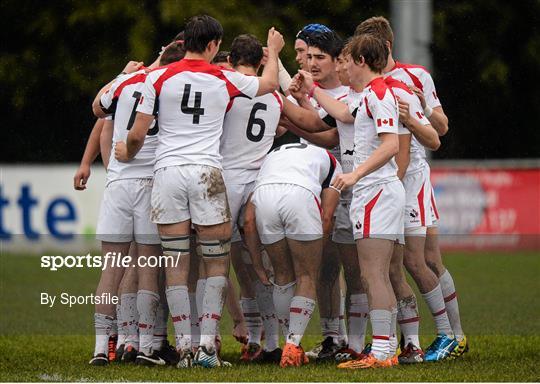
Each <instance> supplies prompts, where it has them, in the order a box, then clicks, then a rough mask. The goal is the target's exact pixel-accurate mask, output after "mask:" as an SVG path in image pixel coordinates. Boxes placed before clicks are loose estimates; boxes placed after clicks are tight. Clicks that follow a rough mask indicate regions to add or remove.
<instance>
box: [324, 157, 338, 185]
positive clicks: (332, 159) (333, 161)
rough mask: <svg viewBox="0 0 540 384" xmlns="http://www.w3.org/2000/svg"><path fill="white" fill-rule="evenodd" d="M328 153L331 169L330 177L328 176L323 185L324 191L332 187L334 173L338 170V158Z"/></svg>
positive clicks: (329, 171)
mask: <svg viewBox="0 0 540 384" xmlns="http://www.w3.org/2000/svg"><path fill="white" fill-rule="evenodd" d="M326 153H327V154H328V157H329V158H330V169H329V170H328V175H327V176H326V179H324V181H323V183H322V188H323V189H325V188H328V187H330V183H331V182H332V176H333V175H334V171H335V170H336V158H335V157H334V155H332V154H331V153H330V152H328V151H326Z"/></svg>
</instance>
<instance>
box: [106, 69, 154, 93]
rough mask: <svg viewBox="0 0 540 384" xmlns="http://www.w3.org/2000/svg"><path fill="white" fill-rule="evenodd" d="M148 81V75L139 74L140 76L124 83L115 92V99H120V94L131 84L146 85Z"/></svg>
mask: <svg viewBox="0 0 540 384" xmlns="http://www.w3.org/2000/svg"><path fill="white" fill-rule="evenodd" d="M145 80H146V74H145V73H139V74H138V75H135V76H132V77H130V78H129V79H127V80H126V81H124V82H122V83H121V84H120V85H119V86H118V87H117V88H116V90H115V91H114V95H113V98H119V97H120V94H121V93H122V91H123V90H124V88H125V87H127V86H128V85H131V84H137V83H144V81H145Z"/></svg>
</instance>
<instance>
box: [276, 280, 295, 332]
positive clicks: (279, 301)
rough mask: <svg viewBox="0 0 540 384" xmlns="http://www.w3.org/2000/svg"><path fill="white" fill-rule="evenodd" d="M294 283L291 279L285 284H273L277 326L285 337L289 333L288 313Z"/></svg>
mask: <svg viewBox="0 0 540 384" xmlns="http://www.w3.org/2000/svg"><path fill="white" fill-rule="evenodd" d="M295 284H296V282H294V281H293V282H291V283H289V284H287V285H275V286H274V291H273V293H272V297H273V299H274V308H275V309H276V315H277V318H278V321H279V326H280V327H281V332H282V333H283V336H284V337H285V338H287V335H288V334H289V315H290V309H291V300H292V298H293V296H294V285H295Z"/></svg>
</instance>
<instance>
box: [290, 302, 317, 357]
mask: <svg viewBox="0 0 540 384" xmlns="http://www.w3.org/2000/svg"><path fill="white" fill-rule="evenodd" d="M314 309H315V300H312V299H309V298H307V297H303V296H294V297H293V298H292V300H291V308H290V318H289V334H288V335H287V343H291V344H294V345H296V346H298V345H300V341H301V340H302V336H304V332H305V331H306V328H307V325H308V323H309V320H310V319H311V315H312V314H313V310H314Z"/></svg>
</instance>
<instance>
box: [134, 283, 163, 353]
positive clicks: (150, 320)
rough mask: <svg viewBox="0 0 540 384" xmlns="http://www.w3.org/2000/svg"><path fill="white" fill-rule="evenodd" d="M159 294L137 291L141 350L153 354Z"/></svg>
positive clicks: (142, 290)
mask: <svg viewBox="0 0 540 384" xmlns="http://www.w3.org/2000/svg"><path fill="white" fill-rule="evenodd" d="M158 305H159V295H158V294H157V293H155V292H152V291H147V290H144V289H140V290H139V291H138V292H137V310H138V311H139V352H142V353H144V354H145V355H151V354H152V345H153V342H154V327H155V325H156V312H157V307H158Z"/></svg>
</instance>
